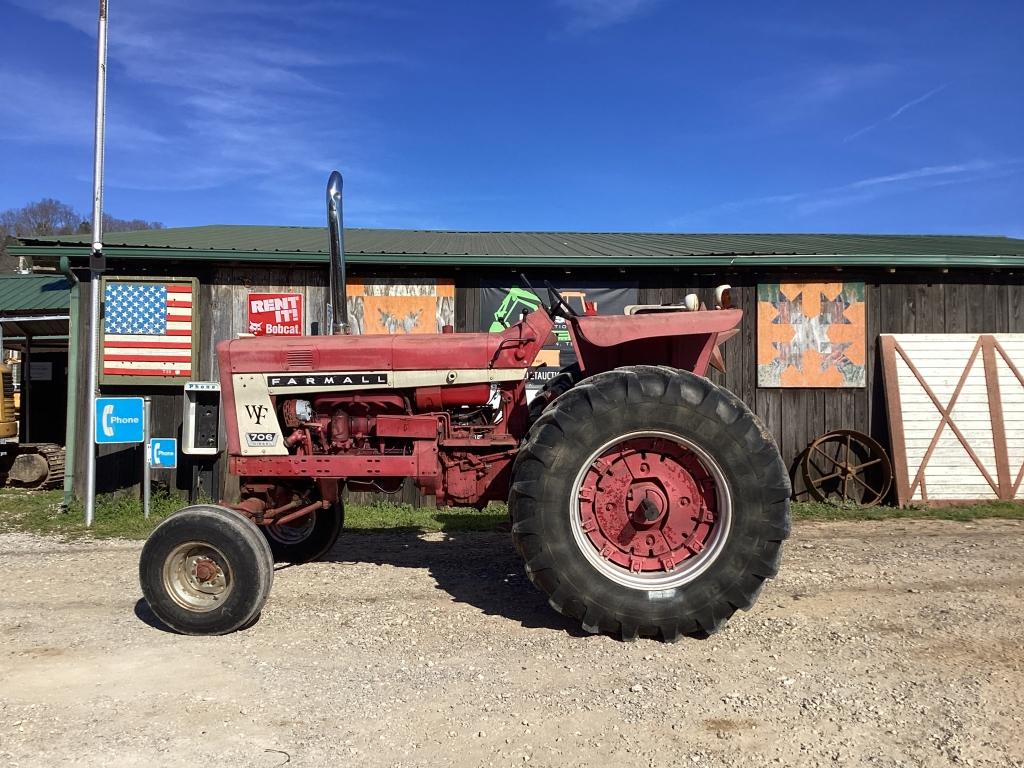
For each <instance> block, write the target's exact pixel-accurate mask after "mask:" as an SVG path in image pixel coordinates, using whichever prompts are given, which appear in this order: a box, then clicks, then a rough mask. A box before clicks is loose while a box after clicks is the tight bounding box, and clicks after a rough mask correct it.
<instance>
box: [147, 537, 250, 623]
mask: <svg viewBox="0 0 1024 768" xmlns="http://www.w3.org/2000/svg"><path fill="white" fill-rule="evenodd" d="M162 575H163V585H164V590H165V591H166V592H167V594H168V595H169V596H170V597H171V599H172V600H174V602H175V603H177V604H178V605H179V606H181V607H182V608H184V609H185V610H188V611H192V612H193V613H207V612H209V611H212V610H215V609H216V608H219V607H220V606H221V605H223V604H224V601H225V600H226V599H227V598H228V595H230V594H231V591H232V590H233V589H234V581H235V580H234V574H233V572H232V569H231V564H230V563H229V562H228V559H227V558H226V557H225V556H224V553H223V552H221V551H220V550H219V549H217V548H216V547H214V546H212V545H210V544H208V543H205V542H201V541H189V542H186V543H185V544H180V545H178V546H177V547H175V548H174V549H173V550H172V551H171V553H170V554H168V555H167V557H166V558H165V559H164V567H163V574H162Z"/></svg>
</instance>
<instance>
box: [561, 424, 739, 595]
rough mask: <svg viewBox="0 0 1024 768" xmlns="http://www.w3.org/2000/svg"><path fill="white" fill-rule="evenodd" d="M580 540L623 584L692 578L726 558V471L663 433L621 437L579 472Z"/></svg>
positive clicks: (575, 495) (667, 585)
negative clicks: (722, 553)
mask: <svg viewBox="0 0 1024 768" xmlns="http://www.w3.org/2000/svg"><path fill="white" fill-rule="evenodd" d="M569 519H570V521H571V524H572V533H573V539H574V540H575V542H576V546H577V547H578V548H579V550H580V552H581V553H582V554H583V556H584V557H585V558H586V559H587V561H588V562H589V563H590V564H591V565H592V566H594V568H595V569H596V570H597V571H598V572H599V573H601V574H602V575H604V576H606V577H607V578H609V579H611V580H612V581H614V582H615V583H617V584H621V585H622V586H626V587H630V588H632V589H638V590H644V591H648V592H650V591H656V590H662V589H671V588H674V587H678V586H680V585H682V584H686V583H688V582H691V581H693V580H694V579H696V578H697V577H699V576H700V575H701V574H702V573H704V572H705V571H706V570H707V569H708V568H709V567H710V566H711V565H712V564H713V563H714V562H715V560H717V559H718V557H719V555H721V552H722V549H723V548H724V546H725V542H726V540H727V539H728V537H729V531H730V529H731V527H732V519H733V508H732V497H731V494H730V491H729V484H728V482H727V481H726V479H725V473H724V472H723V471H722V468H721V466H720V465H719V464H718V462H717V461H715V459H713V458H712V457H711V455H710V454H709V453H708V452H707V451H705V450H704V449H703V448H701V447H700V446H699V445H697V444H696V443H694V442H693V441H691V440H688V439H686V438H684V437H681V436H680V435H677V434H673V433H670V432H663V431H651V430H644V431H636V432H630V433H628V434H625V435H619V436H617V437H615V438H613V439H611V440H609V441H607V442H606V443H604V444H603V445H601V446H600V447H599V448H597V449H596V450H595V451H594V452H593V453H591V454H590V456H589V457H588V458H587V459H586V460H585V461H584V462H583V464H582V466H581V467H580V470H579V471H578V472H577V474H576V479H575V481H574V483H573V487H572V495H571V496H570V499H569Z"/></svg>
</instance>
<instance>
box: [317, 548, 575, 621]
mask: <svg viewBox="0 0 1024 768" xmlns="http://www.w3.org/2000/svg"><path fill="white" fill-rule="evenodd" d="M320 559H321V561H325V562H337V563H353V562H354V563H374V564H376V565H390V566H394V567H396V568H418V569H426V570H427V572H428V573H429V574H430V575H431V577H432V578H433V579H434V580H435V581H436V582H437V588H438V589H442V590H444V591H445V592H447V593H448V594H449V595H451V597H452V599H453V600H454V601H455V602H459V603H466V604H467V605H471V606H473V607H475V608H477V609H478V610H480V611H482V612H483V613H484V614H486V615H489V616H502V617H504V618H506V619H510V620H512V621H516V622H518V623H519V624H520V625H522V626H523V627H527V628H529V629H549V630H556V631H560V632H565V633H567V634H569V635H572V636H574V637H585V636H587V635H586V633H585V632H584V631H583V630H582V629H581V628H580V626H579V622H578V621H576V620H575V619H568V618H566V617H565V616H562V615H561V614H559V613H558V612H556V611H555V610H554V609H553V608H552V607H551V606H549V605H548V601H547V598H546V597H545V596H544V595H543V594H542V593H541V592H540V590H538V589H537V588H536V587H534V586H533V584H531V583H530V580H529V578H527V576H526V572H525V570H524V569H523V561H522V559H521V558H520V557H519V554H518V553H517V552H516V551H515V549H514V547H513V545H512V537H511V535H510V534H508V533H502V532H499V531H472V532H471V531H465V532H447V533H441V534H430V535H429V538H427V537H426V536H424V535H423V534H420V533H419V532H418V531H416V530H412V529H408V530H405V529H400V530H394V529H391V530H386V531H385V530H381V531H359V532H349V531H345V532H343V533H342V535H341V538H339V539H338V542H337V543H336V544H335V545H334V547H333V548H332V549H331V551H330V552H328V553H327V554H326V555H324V556H323V557H322V558H320ZM300 567H301V566H300Z"/></svg>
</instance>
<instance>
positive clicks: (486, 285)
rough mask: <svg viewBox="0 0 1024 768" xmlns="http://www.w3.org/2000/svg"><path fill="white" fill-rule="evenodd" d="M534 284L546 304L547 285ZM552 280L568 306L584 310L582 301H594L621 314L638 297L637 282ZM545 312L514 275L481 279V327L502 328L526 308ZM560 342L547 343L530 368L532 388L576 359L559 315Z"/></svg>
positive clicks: (599, 308)
mask: <svg viewBox="0 0 1024 768" xmlns="http://www.w3.org/2000/svg"><path fill="white" fill-rule="evenodd" d="M532 282H533V285H534V288H536V289H537V291H538V292H539V293H540V294H541V296H542V297H543V299H544V303H545V304H547V303H549V302H548V297H547V289H546V288H544V287H542V286H543V285H544V281H543V279H541V280H538V281H532ZM551 284H552V285H553V286H555V288H557V289H558V291H559V292H560V293H561V294H562V296H563V297H564V298H565V300H566V302H568V304H569V306H570V307H572V308H573V309H575V310H576V311H577V312H579V313H580V314H581V315H582V314H583V313H584V306H583V302H584V301H586V302H587V303H590V304H593V305H594V307H595V308H596V310H597V313H598V314H599V315H621V314H622V313H623V311H624V310H625V308H626V307H627V306H628V305H630V304H636V303H637V300H638V293H639V290H638V287H637V283H629V282H623V283H612V282H600V281H588V280H580V281H574V280H570V279H559V280H551ZM535 310H536V311H540V312H543V311H544V310H543V309H540V303H539V302H538V300H537V296H536V295H535V294H534V293H533V292H532V291H531V290H530V289H529V288H527V287H526V286H524V285H522V284H521V283H520V282H519V281H518V280H515V279H514V278H512V279H510V280H508V281H507V282H505V281H499V280H482V281H481V283H480V330H481V331H502V330H504V329H505V328H508V327H509V326H510V325H514V324H515V323H517V322H519V319H520V318H521V317H522V314H523V312H524V311H528V312H533V311H535ZM555 336H556V338H557V343H556V344H554V345H549V346H546V347H544V349H543V351H541V353H540V355H539V356H538V357H537V360H536V362H535V366H534V367H533V368H532V369H530V376H529V385H528V386H530V388H539V387H540V386H542V385H543V384H544V382H545V381H547V380H548V379H550V378H552V377H553V376H554V375H555V374H557V373H558V369H559V368H563V367H565V366H567V365H571V364H572V363H574V362H576V353H575V352H574V351H573V348H572V342H571V341H570V340H569V331H568V329H567V328H566V326H565V321H564V320H562V319H561V318H559V320H558V322H557V323H556V325H555Z"/></svg>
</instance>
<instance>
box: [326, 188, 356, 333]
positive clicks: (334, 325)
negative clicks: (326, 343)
mask: <svg viewBox="0 0 1024 768" xmlns="http://www.w3.org/2000/svg"><path fill="white" fill-rule="evenodd" d="M341 188H342V179H341V174H340V173H338V172H337V171H332V172H331V177H330V178H329V179H328V180H327V228H328V230H330V235H331V266H330V270H331V274H330V293H329V298H330V304H329V305H328V306H329V307H330V311H329V312H328V313H327V314H328V315H329V317H328V318H327V324H328V326H329V327H330V329H331V334H332V335H334V336H338V335H348V334H349V333H351V329H350V328H349V324H348V293H347V291H346V289H345V230H344V229H343V228H342V224H341V221H342V215H341Z"/></svg>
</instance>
